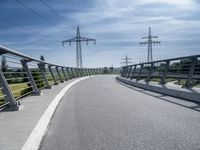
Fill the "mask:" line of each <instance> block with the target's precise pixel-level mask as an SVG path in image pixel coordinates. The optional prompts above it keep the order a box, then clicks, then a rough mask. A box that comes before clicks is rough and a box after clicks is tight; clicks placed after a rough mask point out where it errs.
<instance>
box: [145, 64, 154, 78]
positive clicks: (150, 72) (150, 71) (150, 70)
mask: <svg viewBox="0 0 200 150" xmlns="http://www.w3.org/2000/svg"><path fill="white" fill-rule="evenodd" d="M152 71H153V63H151V66H150V68H149V72H148V76H147V80H146V81H147V82H149V81H150V80H151V74H152Z"/></svg>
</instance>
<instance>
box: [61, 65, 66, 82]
mask: <svg viewBox="0 0 200 150" xmlns="http://www.w3.org/2000/svg"><path fill="white" fill-rule="evenodd" d="M61 69H62V72H63V74H64V77H65V80H66V81H67V75H66V74H65V71H64V67H61Z"/></svg>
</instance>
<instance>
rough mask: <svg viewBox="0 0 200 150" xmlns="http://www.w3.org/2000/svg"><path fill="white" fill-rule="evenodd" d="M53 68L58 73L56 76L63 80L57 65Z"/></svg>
mask: <svg viewBox="0 0 200 150" xmlns="http://www.w3.org/2000/svg"><path fill="white" fill-rule="evenodd" d="M55 68H56V72H57V74H58V77H59V79H60V82H64V81H63V79H62V77H61V75H60V72H59V69H58V66H56V67H55Z"/></svg>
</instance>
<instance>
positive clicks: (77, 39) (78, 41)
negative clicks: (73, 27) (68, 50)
mask: <svg viewBox="0 0 200 150" xmlns="http://www.w3.org/2000/svg"><path fill="white" fill-rule="evenodd" d="M89 41H94V44H96V39H90V38H85V37H81V35H80V30H79V26H78V27H77V33H76V37H74V38H72V39H68V40H65V41H62V45H63V46H64V43H69V45H70V46H71V43H72V42H76V67H77V68H83V63H82V50H81V42H86V43H87V45H88V43H89Z"/></svg>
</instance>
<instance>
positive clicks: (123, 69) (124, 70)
mask: <svg viewBox="0 0 200 150" xmlns="http://www.w3.org/2000/svg"><path fill="white" fill-rule="evenodd" d="M125 73H126V67H122V70H121V76H122V77H124V75H125Z"/></svg>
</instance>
